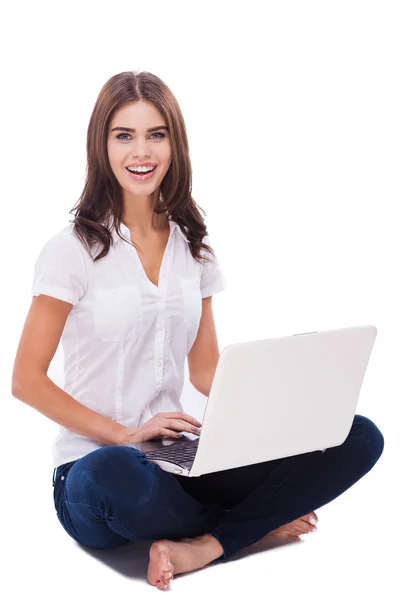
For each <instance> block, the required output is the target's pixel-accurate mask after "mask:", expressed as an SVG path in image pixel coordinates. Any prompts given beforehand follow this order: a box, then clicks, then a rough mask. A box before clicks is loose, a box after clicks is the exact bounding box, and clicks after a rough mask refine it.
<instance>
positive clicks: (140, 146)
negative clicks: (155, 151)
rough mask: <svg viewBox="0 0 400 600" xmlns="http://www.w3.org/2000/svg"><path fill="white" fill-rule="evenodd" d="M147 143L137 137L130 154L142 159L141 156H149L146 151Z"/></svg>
mask: <svg viewBox="0 0 400 600" xmlns="http://www.w3.org/2000/svg"><path fill="white" fill-rule="evenodd" d="M148 144H149V142H148V141H147V140H146V139H144V138H142V137H138V138H137V141H136V143H135V144H134V147H133V151H132V154H133V156H137V157H142V156H146V157H147V156H150V154H149V150H148Z"/></svg>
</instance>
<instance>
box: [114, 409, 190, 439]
mask: <svg viewBox="0 0 400 600" xmlns="http://www.w3.org/2000/svg"><path fill="white" fill-rule="evenodd" d="M199 427H201V423H199V422H198V421H197V419H195V418H194V417H191V416H190V415H188V414H186V413H184V412H163V413H157V414H156V415H154V417H152V418H151V419H149V420H148V421H146V423H143V425H141V426H140V427H127V428H126V430H125V431H123V434H122V442H121V444H122V445H125V444H134V443H136V442H145V441H148V440H154V439H159V438H161V437H163V436H170V437H175V438H179V437H180V432H183V431H187V432H189V433H195V434H197V435H200V429H199Z"/></svg>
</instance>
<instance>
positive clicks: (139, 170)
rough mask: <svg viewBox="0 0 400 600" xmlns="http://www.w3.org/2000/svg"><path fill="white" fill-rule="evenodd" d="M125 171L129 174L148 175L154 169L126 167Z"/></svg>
mask: <svg viewBox="0 0 400 600" xmlns="http://www.w3.org/2000/svg"><path fill="white" fill-rule="evenodd" d="M127 169H128V171H130V172H131V173H148V172H149V171H153V170H154V169H155V167H135V168H133V167H127Z"/></svg>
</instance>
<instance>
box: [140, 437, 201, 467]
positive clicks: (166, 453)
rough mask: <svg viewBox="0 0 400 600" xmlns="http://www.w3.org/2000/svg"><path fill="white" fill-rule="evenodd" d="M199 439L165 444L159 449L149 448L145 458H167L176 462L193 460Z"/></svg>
mask: <svg viewBox="0 0 400 600" xmlns="http://www.w3.org/2000/svg"><path fill="white" fill-rule="evenodd" d="M198 445H199V440H198V439H197V440H193V441H190V442H189V443H188V444H185V443H183V444H176V445H175V446H166V447H165V448H160V450H150V451H148V452H145V453H144V454H145V455H146V457H147V458H153V459H160V460H167V461H169V462H173V463H176V464H178V465H179V464H180V463H187V462H193V461H194V457H195V456H196V452H197V446H198Z"/></svg>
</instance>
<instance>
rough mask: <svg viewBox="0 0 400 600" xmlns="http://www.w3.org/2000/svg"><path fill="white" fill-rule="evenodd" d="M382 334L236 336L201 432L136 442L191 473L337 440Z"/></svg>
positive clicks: (152, 456) (368, 329) (165, 463)
mask: <svg viewBox="0 0 400 600" xmlns="http://www.w3.org/2000/svg"><path fill="white" fill-rule="evenodd" d="M376 335H377V329H376V327H374V326H373V325H362V326H357V327H347V328H343V329H333V330H327V331H318V332H317V331H312V332H309V333H299V334H294V335H290V336H286V337H278V338H271V339H266V340H255V341H250V342H241V343H237V344H231V345H229V346H226V348H224V349H223V351H222V352H221V354H220V356H219V361H218V365H217V368H216V371H215V374H214V379H213V382H212V386H211V390H210V395H209V398H208V400H207V405H206V410H205V413H204V418H203V424H202V428H201V433H200V436H197V435H195V434H188V433H186V432H184V434H183V437H182V438H180V439H176V438H172V437H169V436H168V437H164V438H163V439H161V440H154V441H153V440H149V441H146V442H140V443H139V442H138V443H135V444H130V446H132V447H134V448H137V449H139V450H141V451H142V452H144V454H145V455H146V457H147V458H148V460H150V461H152V462H154V463H156V464H158V465H159V466H160V467H161V468H162V469H163V470H165V471H168V472H171V473H175V474H177V475H183V476H187V477H198V476H200V475H203V474H206V473H213V472H215V471H223V470H225V469H233V468H236V467H242V466H245V465H250V464H255V463H259V462H265V461H269V460H274V459H276V458H283V457H285V456H293V455H296V454H303V453H305V452H312V451H315V450H323V449H324V448H330V447H333V446H339V445H340V444H342V443H343V442H344V441H345V439H346V438H347V436H348V434H349V432H350V429H351V425H352V423H353V418H354V415H355V412H356V407H357V402H358V397H359V394H360V389H361V385H362V382H363V379H364V375H365V371H366V369H367V366H368V361H369V358H370V355H371V352H372V348H373V345H374V342H375V338H376Z"/></svg>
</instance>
